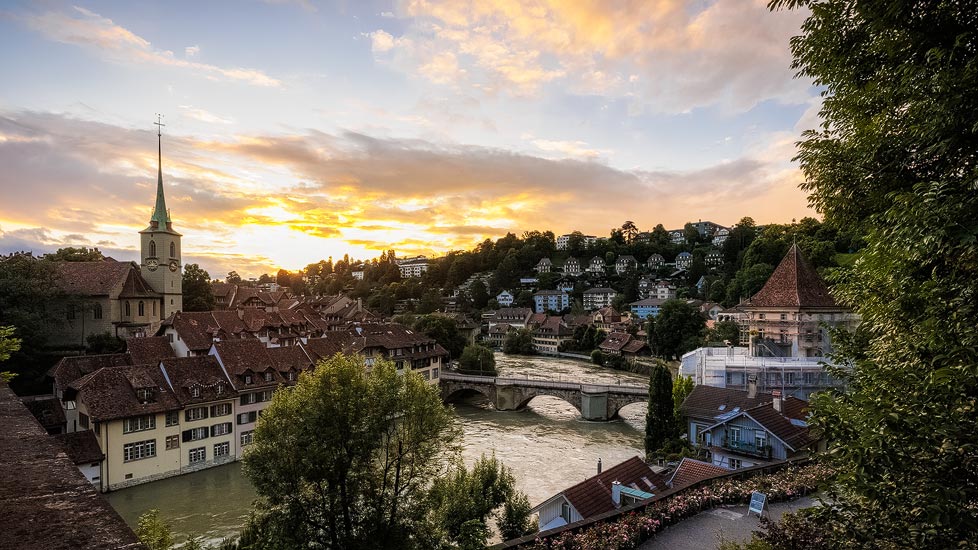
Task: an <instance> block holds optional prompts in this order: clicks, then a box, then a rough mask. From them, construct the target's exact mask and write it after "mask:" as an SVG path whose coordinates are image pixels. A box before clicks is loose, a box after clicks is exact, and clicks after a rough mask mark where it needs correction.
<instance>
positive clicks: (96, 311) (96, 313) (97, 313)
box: [92, 304, 102, 319]
mask: <svg viewBox="0 0 978 550" xmlns="http://www.w3.org/2000/svg"><path fill="white" fill-rule="evenodd" d="M101 318H102V304H95V307H93V308H92V319H101Z"/></svg>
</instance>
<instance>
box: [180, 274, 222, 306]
mask: <svg viewBox="0 0 978 550" xmlns="http://www.w3.org/2000/svg"><path fill="white" fill-rule="evenodd" d="M183 309H184V310H185V311H210V310H212V309H214V293H213V292H211V276H210V274H209V273H207V272H206V271H204V270H203V269H201V267H200V266H199V265H197V264H188V265H186V266H185V267H184V269H183Z"/></svg>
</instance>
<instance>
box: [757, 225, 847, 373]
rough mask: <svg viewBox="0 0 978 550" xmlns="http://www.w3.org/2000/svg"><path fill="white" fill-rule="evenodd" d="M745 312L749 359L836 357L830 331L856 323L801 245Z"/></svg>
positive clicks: (777, 270) (795, 247)
mask: <svg viewBox="0 0 978 550" xmlns="http://www.w3.org/2000/svg"><path fill="white" fill-rule="evenodd" d="M740 307H741V308H742V309H743V310H744V311H745V312H746V315H747V325H748V331H749V333H750V335H751V338H750V354H751V355H753V356H755V357H756V356H768V357H770V356H773V357H824V356H826V355H827V354H828V353H830V352H831V351H832V343H831V338H830V333H829V330H828V329H830V328H833V327H837V326H845V327H850V326H852V325H854V323H855V322H856V319H855V318H854V317H853V315H852V312H851V311H850V310H849V309H848V308H846V307H845V306H840V305H839V304H837V303H836V301H835V299H833V298H832V295H831V294H830V293H829V289H828V287H827V286H826V285H825V281H823V280H822V278H821V277H820V276H819V275H818V272H817V271H815V268H813V267H812V265H811V264H809V263H808V260H806V259H805V256H804V255H803V254H802V253H801V249H800V248H798V245H797V244H793V245H792V246H791V248H790V249H789V250H788V253H787V254H785V256H784V258H783V259H782V260H781V263H779V264H778V267H777V268H775V270H774V273H772V274H771V277H769V278H768V280H767V282H766V283H764V287H763V288H761V290H760V291H759V292H758V293H757V294H755V295H753V296H752V297H751V298H750V299H749V300H747V301H746V302H743V303H741V304H740Z"/></svg>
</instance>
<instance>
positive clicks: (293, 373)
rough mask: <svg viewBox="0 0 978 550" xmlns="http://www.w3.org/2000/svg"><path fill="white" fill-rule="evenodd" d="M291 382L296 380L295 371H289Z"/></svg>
mask: <svg viewBox="0 0 978 550" xmlns="http://www.w3.org/2000/svg"><path fill="white" fill-rule="evenodd" d="M289 382H295V371H291V370H290V371H289Z"/></svg>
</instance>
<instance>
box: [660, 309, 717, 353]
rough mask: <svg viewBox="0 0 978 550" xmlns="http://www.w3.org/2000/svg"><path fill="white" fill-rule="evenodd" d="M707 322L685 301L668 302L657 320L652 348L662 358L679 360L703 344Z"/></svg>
mask: <svg viewBox="0 0 978 550" xmlns="http://www.w3.org/2000/svg"><path fill="white" fill-rule="evenodd" d="M705 330H706V320H705V319H703V316H702V315H700V312H699V311H698V310H697V309H696V308H695V307H693V306H691V305H689V304H688V303H686V301H685V300H678V299H673V300H667V301H666V302H665V303H664V304H662V308H661V309H660V310H659V315H658V316H657V317H656V318H655V322H654V331H655V338H653V340H652V346H653V348H654V349H655V351H656V354H658V355H659V356H661V357H664V358H666V359H678V358H679V357H680V356H682V354H684V353H686V352H687V351H692V350H694V349H696V348H698V347H699V346H700V345H702V343H703V333H704V331H705Z"/></svg>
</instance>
